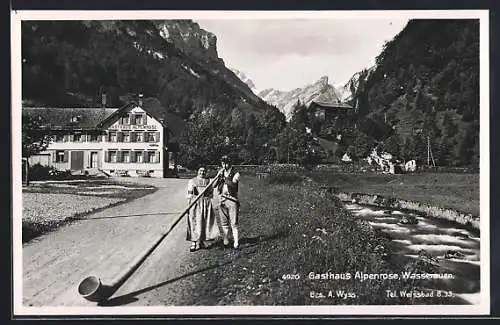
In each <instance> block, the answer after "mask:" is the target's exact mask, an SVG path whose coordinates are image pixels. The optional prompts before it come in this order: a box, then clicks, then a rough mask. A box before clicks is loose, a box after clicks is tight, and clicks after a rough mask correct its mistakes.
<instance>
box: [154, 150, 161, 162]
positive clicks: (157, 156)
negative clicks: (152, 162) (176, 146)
mask: <svg viewBox="0 0 500 325" xmlns="http://www.w3.org/2000/svg"><path fill="white" fill-rule="evenodd" d="M155 157H156V163H157V164H159V163H160V151H157V152H156V153H155Z"/></svg>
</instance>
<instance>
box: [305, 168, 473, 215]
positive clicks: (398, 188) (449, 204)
mask: <svg viewBox="0 0 500 325" xmlns="http://www.w3.org/2000/svg"><path fill="white" fill-rule="evenodd" d="M308 175H309V176H310V177H311V178H313V179H314V180H315V181H317V182H318V183H320V184H322V185H326V186H331V187H336V188H338V189H340V190H341V191H343V192H350V193H356V192H357V193H365V194H378V195H382V196H387V197H393V198H398V199H402V200H409V201H414V202H420V203H425V204H429V205H431V206H437V207H440V208H443V209H453V210H457V211H460V212H464V213H471V214H472V215H474V216H479V212H480V211H479V202H480V200H479V198H480V196H479V195H480V193H479V174H458V173H428V172H422V173H418V172H417V173H412V174H394V175H392V174H375V173H334V172H310V173H308Z"/></svg>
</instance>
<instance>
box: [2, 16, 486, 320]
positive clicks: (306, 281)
mask: <svg viewBox="0 0 500 325" xmlns="http://www.w3.org/2000/svg"><path fill="white" fill-rule="evenodd" d="M11 20H12V25H11V26H12V87H13V93H12V94H13V98H12V109H11V113H12V114H11V115H12V130H13V132H12V134H13V136H12V145H13V149H12V168H13V170H12V171H13V184H12V190H13V193H14V195H13V197H14V202H13V218H12V220H13V224H12V231H13V242H12V249H13V253H14V255H13V256H14V257H13V262H14V264H13V290H14V292H13V308H14V314H16V315H27V316H29V315H45V316H51V315H56V316H61V315H62V316H64V315H94V316H95V315H139V316H140V315H160V316H161V315H184V316H186V315H487V314H489V312H490V274H489V272H490V260H489V259H490V244H489V217H490V216H489V204H490V198H489V162H488V159H489V115H488V114H489V113H488V111H489V58H488V52H489V47H488V42H489V34H488V11H486V10H470V11H464V10H460V11H453V10H434V11H426V10H414V11H308V12H306V11H288V12H280V11H259V12H244V11H240V12H238V11H137V12H113V11H102V12H101V11H95V12H92V13H89V12H83V11H53V12H45V11H37V12H34V11H14V12H12V13H11Z"/></svg>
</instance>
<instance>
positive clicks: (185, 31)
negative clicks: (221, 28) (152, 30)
mask: <svg viewBox="0 0 500 325" xmlns="http://www.w3.org/2000/svg"><path fill="white" fill-rule="evenodd" d="M158 28H159V30H160V35H161V36H162V37H163V38H164V39H166V40H167V41H169V42H171V43H173V44H174V45H175V46H176V47H177V48H179V49H181V50H182V51H183V52H184V53H186V54H188V55H193V56H195V57H198V58H201V57H203V58H205V59H209V60H214V61H216V60H220V59H219V56H218V54H217V36H215V35H214V34H212V33H211V32H208V31H206V30H204V29H202V28H200V25H199V24H198V23H196V22H194V21H193V20H191V19H183V20H179V19H176V20H164V21H161V22H160V24H159V25H158Z"/></svg>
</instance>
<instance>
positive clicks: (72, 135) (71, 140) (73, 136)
mask: <svg viewBox="0 0 500 325" xmlns="http://www.w3.org/2000/svg"><path fill="white" fill-rule="evenodd" d="M69 141H70V142H73V141H75V135H74V134H70V135H69Z"/></svg>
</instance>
